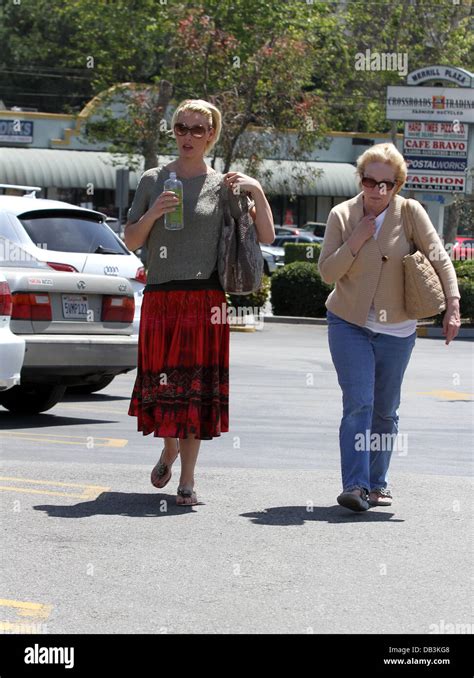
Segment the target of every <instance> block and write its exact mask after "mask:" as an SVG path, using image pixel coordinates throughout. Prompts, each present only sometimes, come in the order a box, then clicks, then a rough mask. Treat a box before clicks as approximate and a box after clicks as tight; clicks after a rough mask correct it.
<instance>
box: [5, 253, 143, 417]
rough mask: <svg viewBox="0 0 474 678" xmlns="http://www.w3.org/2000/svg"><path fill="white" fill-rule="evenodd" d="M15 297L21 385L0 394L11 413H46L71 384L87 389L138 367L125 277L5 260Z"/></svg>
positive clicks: (132, 306) (12, 323) (130, 294)
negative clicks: (21, 350)
mask: <svg viewBox="0 0 474 678" xmlns="http://www.w3.org/2000/svg"><path fill="white" fill-rule="evenodd" d="M0 273H1V274H3V276H4V278H5V281H6V283H7V285H8V288H9V290H10V294H11V302H12V303H11V309H8V308H7V309H6V310H7V311H8V310H9V313H10V317H9V320H10V329H11V331H12V332H13V333H14V334H15V335H16V336H17V337H18V338H19V340H21V341H24V345H25V355H24V360H23V364H22V366H21V375H20V378H21V381H20V385H16V386H13V387H12V388H9V389H8V390H4V391H0V405H2V406H3V407H5V408H7V409H8V410H10V411H12V412H21V413H30V414H31V413H36V412H44V411H45V410H48V409H50V408H51V407H53V406H54V405H55V404H56V403H57V402H58V401H59V400H61V398H62V396H63V395H64V392H65V390H66V388H67V387H68V386H80V387H83V388H85V389H89V392H92V391H97V390H99V389H100V388H104V387H105V386H106V385H107V384H108V383H110V382H111V381H112V379H113V378H114V377H115V376H116V375H117V374H122V373H124V372H129V371H130V370H133V369H135V368H136V365H137V344H138V336H137V335H136V334H133V318H134V313H135V300H134V294H133V287H132V285H131V283H130V281H129V280H128V279H127V278H120V277H115V276H113V277H112V276H111V277H106V276H103V275H92V274H81V273H69V272H61V271H54V270H52V269H51V268H49V267H48V266H47V265H46V264H42V263H39V262H29V263H28V262H24V263H23V264H18V263H17V264H14V263H12V262H8V263H7V262H4V261H3V262H0Z"/></svg>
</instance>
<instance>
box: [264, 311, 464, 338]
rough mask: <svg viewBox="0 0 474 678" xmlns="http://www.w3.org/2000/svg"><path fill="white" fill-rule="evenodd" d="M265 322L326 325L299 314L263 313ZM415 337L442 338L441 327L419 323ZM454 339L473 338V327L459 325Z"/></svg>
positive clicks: (317, 319)
mask: <svg viewBox="0 0 474 678" xmlns="http://www.w3.org/2000/svg"><path fill="white" fill-rule="evenodd" d="M263 322H264V324H265V323H281V324H293V325H327V320H326V318H305V317H301V316H285V315H265V316H263ZM416 336H417V337H426V338H428V339H444V335H443V328H442V327H432V326H426V325H420V326H418V327H417V328H416ZM456 339H474V327H464V328H463V327H461V328H460V330H459V333H458V335H457V337H456Z"/></svg>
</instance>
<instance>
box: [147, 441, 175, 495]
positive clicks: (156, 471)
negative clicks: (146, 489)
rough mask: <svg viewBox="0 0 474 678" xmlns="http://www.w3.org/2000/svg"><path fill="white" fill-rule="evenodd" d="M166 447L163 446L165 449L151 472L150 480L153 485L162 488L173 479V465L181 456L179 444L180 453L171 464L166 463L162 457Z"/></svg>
mask: <svg viewBox="0 0 474 678" xmlns="http://www.w3.org/2000/svg"><path fill="white" fill-rule="evenodd" d="M164 451H165V449H164V448H163V451H162V452H161V456H160V458H159V460H158V463H157V464H156V465H155V467H154V468H153V470H152V472H151V474H150V481H151V484H152V485H153V487H157V488H158V489H160V490H161V489H162V488H163V487H165V486H166V485H168V483H169V481H170V480H171V475H172V474H171V467H172V465H173V464H174V462H175V461H176V459H177V458H178V457H179V445H178V454H177V455H176V457H175V458H174V459H173V461H172V462H171V464H164V463H163V462H162V461H161V459H162V457H163V452H164Z"/></svg>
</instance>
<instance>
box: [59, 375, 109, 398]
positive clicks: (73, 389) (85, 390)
mask: <svg viewBox="0 0 474 678" xmlns="http://www.w3.org/2000/svg"><path fill="white" fill-rule="evenodd" d="M114 379H115V375H112V376H106V377H102V378H101V379H99V380H98V381H95V382H94V383H93V384H82V385H81V386H70V387H69V388H68V392H69V393H76V394H77V395H89V394H90V393H95V392H96V391H102V389H103V388H105V387H106V386H108V385H109V384H110V382H112V381H113V380H114Z"/></svg>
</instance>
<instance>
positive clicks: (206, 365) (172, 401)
mask: <svg viewBox="0 0 474 678" xmlns="http://www.w3.org/2000/svg"><path fill="white" fill-rule="evenodd" d="M226 309H227V302H226V298H225V294H224V292H222V291H220V290H210V289H207V290H206V289H201V290H166V291H165V290H160V291H146V292H145V293H144V295H143V304H142V310H141V318H140V334H139V339H138V365H137V377H136V380H135V385H134V388H133V392H132V396H131V402H130V407H129V410H128V414H129V415H130V416H132V417H137V426H138V431H142V432H143V435H148V434H150V433H153V434H154V436H155V437H161V438H165V437H170V438H186V437H188V436H189V435H190V434H194V436H195V437H196V438H197V439H199V440H210V439H212V438H213V437H217V436H220V435H221V433H223V432H225V431H228V430H229V324H228V322H226V320H227V317H226V314H225V310H226Z"/></svg>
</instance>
